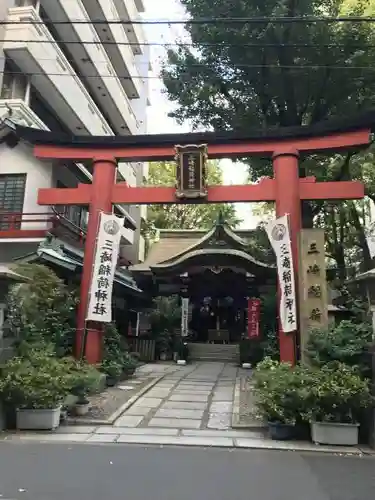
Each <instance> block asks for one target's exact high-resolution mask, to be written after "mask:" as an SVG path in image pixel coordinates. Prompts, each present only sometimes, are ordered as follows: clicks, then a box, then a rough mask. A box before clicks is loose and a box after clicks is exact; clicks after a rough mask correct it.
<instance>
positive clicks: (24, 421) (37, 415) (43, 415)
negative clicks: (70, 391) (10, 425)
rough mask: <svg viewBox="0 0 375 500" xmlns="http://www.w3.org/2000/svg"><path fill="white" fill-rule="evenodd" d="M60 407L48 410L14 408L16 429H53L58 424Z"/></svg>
mask: <svg viewBox="0 0 375 500" xmlns="http://www.w3.org/2000/svg"><path fill="white" fill-rule="evenodd" d="M60 413H61V407H58V408H54V409H52V410H51V409H49V410H32V409H30V410H29V409H18V408H17V410H16V422H17V429H20V430H41V431H42V430H54V429H57V428H58V426H59V425H60Z"/></svg>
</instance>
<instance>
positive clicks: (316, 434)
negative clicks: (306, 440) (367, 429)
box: [311, 422, 359, 446]
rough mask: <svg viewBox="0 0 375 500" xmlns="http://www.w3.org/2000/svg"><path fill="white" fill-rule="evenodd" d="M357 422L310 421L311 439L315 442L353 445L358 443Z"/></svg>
mask: <svg viewBox="0 0 375 500" xmlns="http://www.w3.org/2000/svg"><path fill="white" fill-rule="evenodd" d="M358 431H359V424H338V423H334V422H311V439H312V441H313V442H314V443H315V444H332V445H338V446H355V445H357V444H358Z"/></svg>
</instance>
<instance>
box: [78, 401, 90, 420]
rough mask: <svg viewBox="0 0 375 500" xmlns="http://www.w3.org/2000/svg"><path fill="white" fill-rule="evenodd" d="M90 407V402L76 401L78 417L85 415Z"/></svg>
mask: <svg viewBox="0 0 375 500" xmlns="http://www.w3.org/2000/svg"><path fill="white" fill-rule="evenodd" d="M89 408H90V403H85V404H79V403H76V404H75V405H74V412H75V414H76V415H77V416H78V417H83V415H86V414H87V412H88V411H89Z"/></svg>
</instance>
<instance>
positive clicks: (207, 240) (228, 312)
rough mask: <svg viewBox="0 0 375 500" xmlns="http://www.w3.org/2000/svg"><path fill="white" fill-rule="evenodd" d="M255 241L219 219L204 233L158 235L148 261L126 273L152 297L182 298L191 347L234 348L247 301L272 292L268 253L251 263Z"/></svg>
mask: <svg viewBox="0 0 375 500" xmlns="http://www.w3.org/2000/svg"><path fill="white" fill-rule="evenodd" d="M255 238H256V237H255V233H254V231H251V230H248V231H237V232H236V231H234V230H232V229H231V228H230V227H229V226H228V225H227V224H226V223H225V220H223V219H222V218H221V217H220V218H219V220H218V221H217V222H216V224H215V225H214V226H213V227H212V229H211V230H210V231H207V232H204V231H194V230H171V231H168V230H162V231H160V235H159V238H158V241H157V242H155V243H154V244H153V245H152V246H151V248H150V251H149V254H148V256H147V258H146V261H145V262H144V263H142V264H138V265H135V266H132V267H130V269H129V270H130V271H131V272H132V274H133V276H134V279H135V280H136V282H137V285H138V286H139V287H140V288H141V289H143V290H146V291H149V293H151V290H152V294H153V296H160V295H166V296H168V295H172V294H173V295H175V294H176V295H179V296H180V297H181V299H185V306H186V307H187V310H188V318H187V322H186V331H185V332H183V335H184V336H186V337H187V340H188V341H189V342H198V343H215V344H230V343H238V342H239V341H240V340H241V338H243V337H247V335H248V315H249V311H248V309H249V299H251V298H258V297H260V295H261V294H263V293H273V294H275V293H276V285H277V276H276V266H275V259H274V258H272V257H271V258H270V254H269V253H267V254H266V252H264V255H263V256H261V257H258V258H257V259H256V258H254V256H253V255H252V252H251V247H252V246H253V245H254V242H255ZM182 329H183V325H181V331H182Z"/></svg>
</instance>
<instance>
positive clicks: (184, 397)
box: [169, 393, 208, 401]
mask: <svg viewBox="0 0 375 500" xmlns="http://www.w3.org/2000/svg"><path fill="white" fill-rule="evenodd" d="M169 399H170V401H207V400H208V396H207V395H206V394H191V393H187V394H172V396H171V397H170V398H169Z"/></svg>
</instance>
